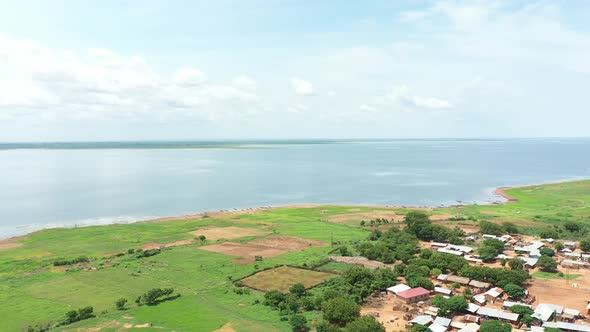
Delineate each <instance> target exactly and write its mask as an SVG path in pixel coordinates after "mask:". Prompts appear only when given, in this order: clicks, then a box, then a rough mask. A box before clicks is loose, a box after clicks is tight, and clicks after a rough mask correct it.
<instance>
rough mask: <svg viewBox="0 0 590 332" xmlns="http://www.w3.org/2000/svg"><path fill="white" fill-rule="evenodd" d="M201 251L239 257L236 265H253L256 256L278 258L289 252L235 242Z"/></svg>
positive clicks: (224, 243) (205, 247)
mask: <svg viewBox="0 0 590 332" xmlns="http://www.w3.org/2000/svg"><path fill="white" fill-rule="evenodd" d="M199 249H201V250H207V251H211V252H217V253H220V254H224V255H229V256H238V257H240V258H238V259H236V260H234V262H236V263H251V262H253V261H254V258H255V256H261V257H263V258H267V257H274V256H278V255H280V254H282V253H285V252H287V251H286V250H281V249H276V248H271V247H266V246H257V245H252V244H242V243H234V242H223V243H216V244H212V245H208V246H203V247H199Z"/></svg>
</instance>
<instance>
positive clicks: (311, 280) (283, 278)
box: [242, 266, 334, 292]
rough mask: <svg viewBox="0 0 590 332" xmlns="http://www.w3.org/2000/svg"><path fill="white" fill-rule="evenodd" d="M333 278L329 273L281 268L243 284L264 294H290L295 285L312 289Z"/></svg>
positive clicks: (246, 280)
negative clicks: (274, 291)
mask: <svg viewBox="0 0 590 332" xmlns="http://www.w3.org/2000/svg"><path fill="white" fill-rule="evenodd" d="M333 276H334V274H331V273H327V272H318V271H312V270H306V269H299V268H295V267H290V266H280V267H277V268H275V269H270V270H266V271H262V272H258V273H256V274H254V275H252V276H249V277H248V278H245V279H242V283H243V284H244V285H245V286H248V287H250V288H253V289H256V290H260V291H263V292H268V291H271V290H275V289H276V290H279V291H281V292H288V291H289V288H290V287H291V286H293V285H295V284H298V283H301V284H303V286H305V288H311V287H313V286H315V285H318V284H320V283H322V282H324V281H326V280H327V279H329V278H331V277H333Z"/></svg>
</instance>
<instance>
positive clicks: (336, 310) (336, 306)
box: [322, 297, 361, 326]
mask: <svg viewBox="0 0 590 332" xmlns="http://www.w3.org/2000/svg"><path fill="white" fill-rule="evenodd" d="M360 312H361V307H360V306H359V305H358V304H356V303H355V302H354V301H353V300H351V299H350V298H348V297H337V298H333V299H331V300H328V301H326V302H324V303H322V313H323V317H324V319H325V320H327V321H329V322H330V323H332V324H336V325H340V326H344V325H346V324H347V323H350V322H352V321H353V320H355V319H356V318H357V317H358V316H359V314H360Z"/></svg>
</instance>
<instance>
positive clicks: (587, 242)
mask: <svg viewBox="0 0 590 332" xmlns="http://www.w3.org/2000/svg"><path fill="white" fill-rule="evenodd" d="M580 249H582V251H583V252H588V251H590V238H585V239H583V240H582V241H580Z"/></svg>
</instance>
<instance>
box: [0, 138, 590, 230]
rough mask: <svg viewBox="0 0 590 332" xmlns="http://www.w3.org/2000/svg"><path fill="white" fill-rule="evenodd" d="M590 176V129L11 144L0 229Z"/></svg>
mask: <svg viewBox="0 0 590 332" xmlns="http://www.w3.org/2000/svg"><path fill="white" fill-rule="evenodd" d="M576 178H590V139H544V140H541V139H538V140H471V141H470V140H395V141H365V142H360V141H359V142H335V141H315V142H313V141H297V142H222V143H211V142H210V143H199V142H193V143H182V144H180V143H171V144H162V143H144V144H123V143H113V144H81V145H80V144H77V145H71V144H69V145H68V144H50V145H47V144H45V145H43V144H41V145H27V144H25V145H7V144H4V145H0V202H2V203H1V204H2V205H1V206H0V237H8V236H11V235H16V234H23V233H27V232H30V231H34V230H37V229H41V228H46V227H59V226H73V225H89V224H106V223H112V222H129V221H136V220H141V219H146V218H154V217H161V216H171V215H180V214H188V213H195V212H201V211H205V210H217V209H230V208H245V207H256V206H266V205H281V204H293V203H339V204H348V203H350V204H371V205H430V206H435V205H440V204H456V203H457V202H458V201H461V202H474V201H476V202H489V201H492V200H497V199H498V198H497V197H493V195H492V191H493V188H494V187H497V186H505V185H518V184H529V183H541V182H548V181H559V180H566V179H576Z"/></svg>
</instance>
